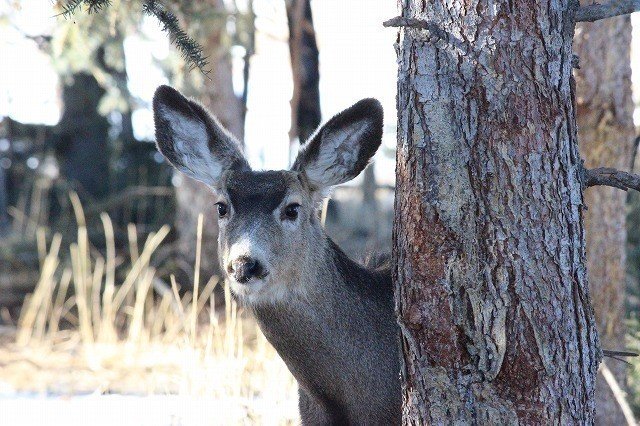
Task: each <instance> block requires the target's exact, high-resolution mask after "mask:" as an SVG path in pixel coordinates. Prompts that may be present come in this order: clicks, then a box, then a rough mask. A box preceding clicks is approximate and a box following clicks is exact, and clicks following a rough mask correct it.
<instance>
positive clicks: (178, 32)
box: [142, 0, 210, 77]
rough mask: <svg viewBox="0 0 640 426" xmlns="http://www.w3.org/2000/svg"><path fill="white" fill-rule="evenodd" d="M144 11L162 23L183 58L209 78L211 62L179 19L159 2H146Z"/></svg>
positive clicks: (155, 0)
mask: <svg viewBox="0 0 640 426" xmlns="http://www.w3.org/2000/svg"><path fill="white" fill-rule="evenodd" d="M142 11H143V12H144V13H146V14H147V15H150V16H153V17H155V18H156V19H157V20H158V21H160V23H161V24H162V27H163V28H162V29H163V31H166V32H167V33H169V36H170V37H171V39H172V41H173V42H174V43H175V45H176V47H177V48H178V51H179V52H180V53H181V54H182V57H183V58H184V59H185V60H186V61H187V62H188V63H190V64H191V65H192V67H195V68H198V69H199V70H200V72H201V73H202V74H203V75H204V76H205V77H209V73H210V70H207V69H206V67H207V65H209V61H208V60H207V58H206V57H205V56H203V54H202V46H201V45H200V43H198V42H197V41H195V40H194V39H192V38H191V37H189V35H188V34H187V33H186V32H185V31H184V30H183V29H182V28H181V27H180V23H179V22H178V18H177V17H176V16H175V15H174V14H173V13H172V12H171V11H170V10H168V9H167V7H166V6H165V5H163V4H162V3H161V2H160V1H158V0H146V1H145V2H144V3H143V4H142Z"/></svg>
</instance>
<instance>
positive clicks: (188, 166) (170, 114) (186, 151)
mask: <svg viewBox="0 0 640 426" xmlns="http://www.w3.org/2000/svg"><path fill="white" fill-rule="evenodd" d="M160 114H161V115H162V117H163V118H164V119H165V120H166V121H167V124H168V125H169V126H170V128H171V131H172V133H173V150H174V153H175V156H176V159H175V160H176V161H175V162H176V163H177V164H174V165H175V166H176V168H178V169H179V170H180V171H181V172H183V173H185V174H186V175H188V176H190V177H192V178H194V179H196V180H199V181H202V182H204V183H205V184H207V185H209V186H213V185H215V183H216V181H217V180H218V179H219V178H220V175H221V174H222V165H221V164H220V163H219V162H218V161H216V160H215V158H214V157H213V155H212V154H211V151H210V150H209V137H208V134H207V128H206V126H205V124H204V123H203V122H202V121H200V120H198V119H197V118H193V117H187V116H185V115H182V114H180V113H178V112H176V111H173V110H170V109H168V108H166V107H164V106H162V107H160Z"/></svg>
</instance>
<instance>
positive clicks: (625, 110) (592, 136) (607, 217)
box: [574, 16, 635, 425]
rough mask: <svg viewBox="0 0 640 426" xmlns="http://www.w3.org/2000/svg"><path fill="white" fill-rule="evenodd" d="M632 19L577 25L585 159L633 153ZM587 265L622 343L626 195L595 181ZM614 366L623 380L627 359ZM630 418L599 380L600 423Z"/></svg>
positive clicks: (603, 321)
mask: <svg viewBox="0 0 640 426" xmlns="http://www.w3.org/2000/svg"><path fill="white" fill-rule="evenodd" d="M630 50H631V20H630V18H629V16H619V17H615V18H612V19H608V20H604V21H600V22H594V23H583V24H578V26H577V27H576V37H575V40H574V51H575V53H576V54H577V55H578V57H579V68H578V69H576V70H575V72H574V74H575V77H576V96H577V98H576V99H577V102H576V104H577V111H576V113H577V121H578V137H579V138H578V139H579V141H580V151H581V153H582V156H583V158H584V160H585V166H586V167H589V168H592V167H597V166H599V165H602V166H608V167H614V168H616V169H620V170H628V169H629V167H630V165H631V159H632V156H633V144H634V137H635V128H634V125H633V100H632V98H631V94H632V90H631V67H630V57H631V52H630ZM584 198H585V204H586V205H587V206H588V207H589V209H588V210H587V211H586V213H585V216H584V219H585V231H586V239H587V271H588V277H589V288H590V294H591V299H592V301H593V306H594V310H595V317H596V325H597V328H598V332H599V336H600V341H601V344H602V346H603V347H605V348H612V347H621V346H623V345H624V341H625V326H624V320H625V286H626V265H625V261H626V224H625V217H626V211H625V210H626V209H625V207H626V194H625V193H624V192H623V191H620V190H618V189H615V188H606V187H596V188H591V189H589V190H587V191H586V192H585V194H584ZM608 367H609V368H610V369H611V370H612V372H613V373H614V375H615V376H616V378H617V380H618V382H619V383H620V384H621V385H622V386H624V384H625V382H626V377H625V376H626V370H627V369H626V366H625V364H624V363H621V362H612V363H608ZM625 421H626V419H625V417H624V415H623V413H622V410H621V409H620V406H619V405H618V403H617V402H616V400H615V398H614V397H613V394H612V391H611V389H610V387H609V386H608V385H607V383H606V381H605V380H604V379H603V377H602V375H601V374H599V375H598V378H597V380H596V423H597V424H603V425H604V424H624V423H625Z"/></svg>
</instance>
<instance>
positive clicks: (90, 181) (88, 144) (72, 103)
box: [54, 72, 110, 198]
mask: <svg viewBox="0 0 640 426" xmlns="http://www.w3.org/2000/svg"><path fill="white" fill-rule="evenodd" d="M104 93H105V90H104V89H103V88H102V87H101V86H100V84H99V83H98V81H97V80H96V79H95V77H94V76H93V75H91V74H87V73H84V72H80V73H76V74H73V75H72V76H71V77H70V79H69V80H68V81H65V83H64V86H63V88H62V101H63V105H64V112H63V114H62V117H61V118H60V122H59V123H58V125H57V126H56V127H55V128H54V133H55V136H54V145H55V151H56V157H57V159H58V162H59V164H60V173H61V174H62V176H64V177H65V178H66V179H68V180H69V181H70V182H71V183H72V185H74V186H75V187H76V189H77V190H78V192H79V193H80V195H81V196H82V195H89V196H91V197H92V198H101V197H104V196H106V195H107V193H108V192H109V181H110V166H109V159H110V152H109V150H110V147H109V121H108V120H107V118H106V117H104V116H102V115H101V114H100V113H99V112H98V105H99V104H100V100H101V99H102V96H103V95H104ZM78 117H82V119H81V120H79V119H78Z"/></svg>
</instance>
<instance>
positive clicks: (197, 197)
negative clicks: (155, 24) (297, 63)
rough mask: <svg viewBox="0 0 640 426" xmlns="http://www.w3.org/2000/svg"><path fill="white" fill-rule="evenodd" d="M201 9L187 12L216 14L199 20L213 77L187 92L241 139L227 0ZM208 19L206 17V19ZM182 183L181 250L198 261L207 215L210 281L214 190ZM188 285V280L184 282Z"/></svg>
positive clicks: (215, 269) (205, 261)
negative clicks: (201, 220) (199, 228)
mask: <svg viewBox="0 0 640 426" xmlns="http://www.w3.org/2000/svg"><path fill="white" fill-rule="evenodd" d="M196 6H197V7H198V8H201V9H202V10H200V11H196V10H193V11H188V12H187V13H186V14H185V15H186V16H191V17H193V19H196V18H197V17H199V16H200V13H202V14H205V15H206V16H213V18H212V19H210V20H209V21H206V22H199V23H198V25H200V26H201V28H202V30H203V31H207V33H206V34H205V36H204V40H203V50H204V54H205V56H208V57H209V63H210V65H209V67H210V69H211V73H210V78H211V81H209V80H204V81H202V82H201V83H199V84H197V85H194V84H193V83H191V87H187V88H185V89H186V92H187V93H188V94H189V95H190V96H193V97H195V98H196V99H198V100H199V101H200V102H202V104H203V105H204V106H206V107H207V109H209V111H211V112H212V113H213V114H215V116H216V117H217V118H218V120H220V123H222V125H223V126H224V127H225V128H226V129H227V130H229V131H230V132H231V133H232V134H233V135H234V136H236V137H237V138H238V140H240V141H241V140H242V138H243V136H244V124H243V120H242V117H243V112H242V102H241V99H240V98H239V97H238V96H236V95H235V93H234V91H233V80H232V77H233V75H232V67H231V58H230V55H229V47H230V46H229V40H228V34H227V32H226V17H225V13H226V12H227V11H226V9H225V5H224V1H223V0H208V1H207V2H204V3H202V4H200V3H198V4H194V5H193V7H196ZM203 19H204V18H203ZM192 72H197V71H192ZM181 182H182V183H181V185H180V187H179V188H177V189H176V204H177V205H176V230H177V232H178V250H179V253H180V254H181V255H182V256H184V260H186V262H187V264H188V265H190V266H191V267H192V266H193V265H194V261H195V249H196V239H197V238H196V227H197V223H198V215H199V214H200V213H202V214H203V215H204V228H203V237H202V256H201V261H202V263H201V274H202V275H201V277H202V281H203V282H206V281H207V280H208V279H209V278H210V277H211V275H214V274H218V273H219V265H218V243H217V241H218V219H217V217H218V214H217V211H216V207H215V205H214V203H215V200H214V199H213V194H212V193H211V191H210V190H209V189H208V188H207V187H206V186H205V185H203V184H201V183H200V182H196V181H194V180H192V179H189V178H186V177H182V179H181ZM183 284H186V283H183Z"/></svg>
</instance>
